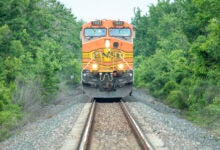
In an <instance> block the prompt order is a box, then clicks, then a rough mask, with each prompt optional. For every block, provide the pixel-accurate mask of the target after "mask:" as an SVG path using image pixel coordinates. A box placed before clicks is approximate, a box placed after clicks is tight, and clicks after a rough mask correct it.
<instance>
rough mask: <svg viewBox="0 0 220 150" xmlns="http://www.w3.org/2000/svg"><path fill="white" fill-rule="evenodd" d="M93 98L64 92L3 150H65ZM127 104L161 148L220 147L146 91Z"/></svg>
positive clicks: (1, 146)
mask: <svg viewBox="0 0 220 150" xmlns="http://www.w3.org/2000/svg"><path fill="white" fill-rule="evenodd" d="M89 101H90V99H89V98H88V97H87V96H85V95H82V91H81V90H80V89H73V90H71V91H68V92H64V93H63V94H61V96H60V97H58V100H57V103H56V104H54V105H49V106H47V107H44V108H43V109H42V112H41V114H40V117H38V118H36V119H34V121H33V120H32V122H31V123H28V124H27V125H25V126H24V127H22V128H21V129H20V130H17V131H16V134H14V135H13V136H12V137H10V138H9V139H7V140H5V141H3V142H1V143H0V150H59V149H61V147H62V146H63V145H64V143H65V140H66V139H67V137H68V135H69V133H70V132H71V131H73V130H72V129H73V128H74V127H75V126H76V122H77V120H78V118H79V115H80V114H81V113H82V110H83V108H84V107H85V104H88V102H89ZM126 105H127V106H128V108H129V111H130V112H131V114H132V116H134V119H135V120H136V122H137V123H138V124H139V126H140V127H141V128H142V130H143V131H144V133H145V134H146V135H147V136H148V137H149V140H151V141H153V143H154V144H158V145H159V146H158V147H159V148H158V149H163V150H165V149H170V150H179V149H180V150H182V149H184V150H192V149H198V150H219V149H220V141H217V140H215V139H214V136H213V135H212V134H211V133H210V132H209V131H207V130H205V129H202V128H199V127H197V126H195V125H194V124H192V123H191V122H189V121H187V120H185V119H183V118H181V114H180V111H179V110H176V109H172V108H169V107H168V106H166V105H164V104H162V103H160V102H158V101H157V100H155V99H154V98H153V97H151V96H150V95H148V94H146V92H144V91H143V90H134V92H133V96H131V97H127V98H126ZM106 109H108V108H106ZM110 115H111V113H110ZM112 117H113V116H112ZM106 119H108V118H106ZM113 120H114V118H113ZM108 122H109V121H108V120H106V123H107V124H108V125H109V124H111V122H109V123H108ZM107 124H106V125H107ZM108 148H110V149H111V146H109V147H108ZM112 148H114V147H112Z"/></svg>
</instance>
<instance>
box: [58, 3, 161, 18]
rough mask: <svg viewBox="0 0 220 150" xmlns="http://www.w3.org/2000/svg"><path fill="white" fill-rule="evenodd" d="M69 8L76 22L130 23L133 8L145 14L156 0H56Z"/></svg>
mask: <svg viewBox="0 0 220 150" xmlns="http://www.w3.org/2000/svg"><path fill="white" fill-rule="evenodd" d="M58 1H59V2H61V3H62V4H64V5H65V7H66V8H70V9H71V11H72V13H73V14H74V16H75V17H77V19H78V20H80V19H82V20H84V21H86V22H88V21H92V20H97V19H114V20H123V21H127V22H131V18H132V17H134V8H135V7H139V8H140V9H141V10H142V14H146V13H147V11H148V6H150V5H155V4H156V3H157V0H58Z"/></svg>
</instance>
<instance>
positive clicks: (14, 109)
mask: <svg viewBox="0 0 220 150" xmlns="http://www.w3.org/2000/svg"><path fill="white" fill-rule="evenodd" d="M81 25H82V21H76V17H75V16H74V15H73V14H71V11H70V10H69V9H66V8H65V7H64V6H63V5H62V4H61V3H59V2H57V1H56V0H19V1H18V0H0V140H2V139H3V138H5V137H7V136H9V133H10V132H9V131H10V130H11V129H12V128H14V127H16V126H17V125H18V124H19V120H20V119H21V118H22V117H23V116H24V115H25V110H26V109H28V108H29V107H31V105H32V104H33V103H35V102H40V103H41V104H42V105H45V104H47V103H48V102H50V101H52V100H53V99H54V98H55V96H56V93H57V92H58V90H59V84H60V83H61V82H63V81H65V82H70V75H72V74H75V78H74V81H71V82H75V83H78V82H79V80H80V79H79V77H80V64H79V61H78V60H79V59H80V57H81V55H80V51H81V50H80V40H79V32H80V27H81Z"/></svg>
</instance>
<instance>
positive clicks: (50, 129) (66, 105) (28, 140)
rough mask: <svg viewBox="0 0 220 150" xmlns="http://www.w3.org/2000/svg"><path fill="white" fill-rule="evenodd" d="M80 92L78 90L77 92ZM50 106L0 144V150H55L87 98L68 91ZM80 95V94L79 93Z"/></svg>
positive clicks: (59, 146)
mask: <svg viewBox="0 0 220 150" xmlns="http://www.w3.org/2000/svg"><path fill="white" fill-rule="evenodd" d="M78 91H80V90H78ZM70 92H72V93H66V94H64V95H62V97H60V101H61V102H59V104H58V105H50V106H47V108H44V109H46V110H42V111H44V113H43V114H41V117H40V118H39V119H37V121H35V122H32V123H29V124H27V125H25V126H24V127H23V128H22V129H21V130H20V131H17V132H18V133H17V134H15V135H14V136H12V137H11V138H9V139H8V140H6V141H4V142H1V143H0V150H36V149H37V150H57V149H60V148H61V147H62V145H63V143H64V142H65V139H66V136H67V135H68V134H69V132H70V131H71V129H72V128H73V126H74V125H75V122H76V120H77V118H78V116H79V114H80V112H81V110H82V108H83V107H84V105H85V104H86V103H88V102H89V98H88V97H86V96H85V95H82V94H79V92H76V91H75V92H74V91H70ZM81 93H82V92H81Z"/></svg>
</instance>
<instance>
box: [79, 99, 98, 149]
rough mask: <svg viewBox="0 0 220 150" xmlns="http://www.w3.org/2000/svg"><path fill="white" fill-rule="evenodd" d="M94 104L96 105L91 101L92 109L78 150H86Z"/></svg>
mask: <svg viewBox="0 0 220 150" xmlns="http://www.w3.org/2000/svg"><path fill="white" fill-rule="evenodd" d="M95 104H96V102H95V100H93V103H92V107H91V109H90V113H89V116H88V118H87V122H86V125H85V128H84V131H83V135H82V137H81V140H80V144H79V146H78V149H79V150H86V148H87V145H88V140H89V136H90V130H91V127H92V122H93V118H94V114H95V113H94V112H95Z"/></svg>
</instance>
